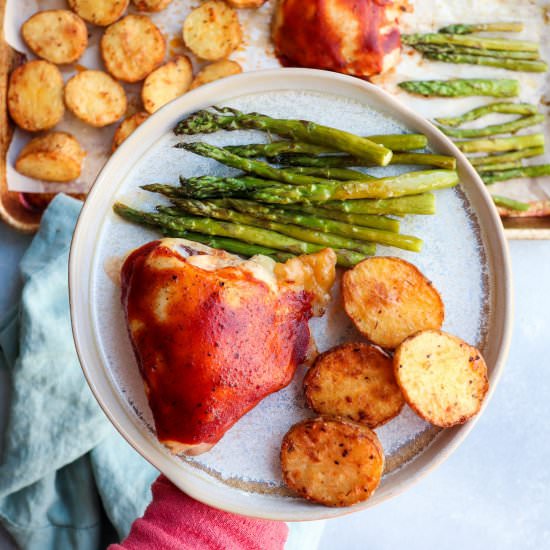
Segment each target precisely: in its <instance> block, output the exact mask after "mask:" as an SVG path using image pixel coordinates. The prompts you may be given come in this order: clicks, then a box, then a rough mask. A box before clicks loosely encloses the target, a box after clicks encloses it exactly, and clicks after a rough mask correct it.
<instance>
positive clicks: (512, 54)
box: [412, 44, 540, 61]
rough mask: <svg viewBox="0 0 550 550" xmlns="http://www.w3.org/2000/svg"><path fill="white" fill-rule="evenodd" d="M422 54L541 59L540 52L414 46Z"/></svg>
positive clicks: (449, 45) (451, 46) (427, 45)
mask: <svg viewBox="0 0 550 550" xmlns="http://www.w3.org/2000/svg"><path fill="white" fill-rule="evenodd" d="M412 47H413V48H414V49H415V50H416V51H418V52H420V53H450V54H456V55H481V56H486V57H498V58H502V59H524V60H531V61H536V60H538V59H540V57H539V53H538V52H522V51H510V50H485V49H479V48H465V47H464V46H453V45H452V44H448V45H446V46H440V45H430V44H415V45H414V46H412Z"/></svg>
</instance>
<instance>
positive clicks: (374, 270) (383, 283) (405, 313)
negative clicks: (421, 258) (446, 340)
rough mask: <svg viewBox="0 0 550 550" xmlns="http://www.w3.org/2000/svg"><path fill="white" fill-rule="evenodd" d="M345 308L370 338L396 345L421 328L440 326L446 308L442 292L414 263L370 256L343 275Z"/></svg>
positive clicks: (372, 340)
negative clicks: (438, 290) (440, 293)
mask: <svg viewBox="0 0 550 550" xmlns="http://www.w3.org/2000/svg"><path fill="white" fill-rule="evenodd" d="M342 294H343V298H344V308H345V310H346V313H347V314H348V315H349V316H350V317H351V319H352V321H353V322H354V323H355V326H356V327H357V329H358V330H359V332H361V334H363V335H364V336H366V337H367V338H368V339H369V340H370V341H371V342H373V343H374V344H377V345H379V346H381V347H383V348H395V347H397V346H398V345H399V344H400V343H401V342H402V341H403V340H404V339H405V338H407V337H408V336H410V335H411V334H414V333H415V332H418V331H420V330H427V329H438V328H441V325H442V324H443V319H444V317H445V308H444V305H443V301H442V300H441V296H440V295H439V292H437V290H436V289H435V288H434V287H433V285H432V283H431V282H430V281H429V280H428V279H426V277H424V275H422V273H421V272H420V271H419V270H418V268H417V267H415V266H414V265H413V264H411V263H409V262H406V261H405V260H401V259H400V258H387V257H376V258H368V259H366V260H363V261H362V262H361V263H359V264H357V265H356V266H355V267H354V268H353V269H350V270H349V271H347V272H346V273H344V276H343V278H342Z"/></svg>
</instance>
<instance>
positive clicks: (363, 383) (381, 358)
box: [304, 342, 405, 428]
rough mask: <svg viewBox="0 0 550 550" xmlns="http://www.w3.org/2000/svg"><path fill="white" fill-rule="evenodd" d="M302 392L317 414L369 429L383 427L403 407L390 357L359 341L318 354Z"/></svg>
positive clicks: (305, 379)
mask: <svg viewBox="0 0 550 550" xmlns="http://www.w3.org/2000/svg"><path fill="white" fill-rule="evenodd" d="M304 392H305V396H306V401H307V404H308V405H309V406H310V407H311V408H312V409H313V410H314V411H315V412H316V413H319V414H322V415H330V416H340V417H343V418H347V419H349V420H353V421H354V422H358V423H360V424H364V425H365V426H368V427H369V428H376V427H377V426H381V425H382V424H385V423H386V422H388V421H389V420H391V419H392V418H394V417H395V416H397V415H398V414H399V412H400V411H401V409H402V408H403V405H404V404H405V400H404V398H403V394H402V393H401V390H400V389H399V386H398V385H397V382H396V381H395V374H394V371H393V361H392V359H391V357H389V356H388V355H386V354H385V353H384V352H383V351H381V350H380V349H378V348H377V347H375V346H371V345H369V344H364V343H360V342H357V343H353V342H350V343H347V344H343V345H341V346H337V347H335V348H332V349H331V350H329V351H326V352H325V353H323V354H321V355H320V356H319V357H318V358H317V360H316V361H315V364H314V365H313V367H312V368H311V369H309V371H308V372H307V374H306V377H305V378H304Z"/></svg>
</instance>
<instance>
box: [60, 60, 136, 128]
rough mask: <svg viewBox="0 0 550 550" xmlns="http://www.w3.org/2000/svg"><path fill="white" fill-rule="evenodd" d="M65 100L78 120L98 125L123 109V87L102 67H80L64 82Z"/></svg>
mask: <svg viewBox="0 0 550 550" xmlns="http://www.w3.org/2000/svg"><path fill="white" fill-rule="evenodd" d="M65 103H66V104H67V107H68V109H69V110H70V111H71V112H72V113H73V114H74V115H76V116H77V117H78V118H79V119H80V120H83V121H84V122H86V123H88V124H90V125H91V126H96V127H102V126H107V125H108V124H112V123H113V122H116V121H117V120H118V119H119V118H120V117H121V116H123V115H124V113H125V112H126V105H127V102H126V93H125V92H124V88H123V87H122V86H121V85H120V84H119V83H118V82H117V81H116V80H113V79H112V78H111V77H110V76H109V75H108V74H107V73H105V72H103V71H82V72H81V73H79V74H77V75H76V76H73V77H72V78H71V79H70V80H69V82H67V85H66V86H65Z"/></svg>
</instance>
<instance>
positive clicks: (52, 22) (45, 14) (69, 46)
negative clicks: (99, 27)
mask: <svg viewBox="0 0 550 550" xmlns="http://www.w3.org/2000/svg"><path fill="white" fill-rule="evenodd" d="M21 35H22V36H23V40H24V41H25V43H26V44H27V46H28V47H29V48H30V49H31V50H32V51H33V52H34V53H35V54H36V55H37V56H38V57H41V58H42V59H45V60H46V61H50V62H51V63H57V64H63V63H73V62H75V61H76V60H77V59H79V58H80V56H81V55H82V54H83V53H84V50H85V49H86V47H87V46H88V30H87V29H86V23H84V21H82V19H81V18H80V17H78V15H76V14H75V13H73V12H72V11H69V10H46V11H40V12H38V13H35V14H34V15H33V16H32V17H29V19H27V20H26V21H25V22H24V23H23V26H22V27H21Z"/></svg>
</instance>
